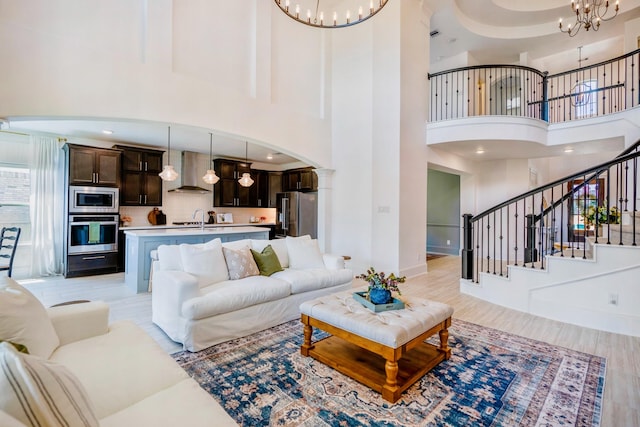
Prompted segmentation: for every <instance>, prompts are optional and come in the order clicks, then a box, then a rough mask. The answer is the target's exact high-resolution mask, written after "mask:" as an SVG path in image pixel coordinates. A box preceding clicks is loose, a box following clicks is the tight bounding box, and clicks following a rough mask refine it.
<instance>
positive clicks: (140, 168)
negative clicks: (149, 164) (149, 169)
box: [138, 160, 142, 171]
mask: <svg viewBox="0 0 640 427" xmlns="http://www.w3.org/2000/svg"><path fill="white" fill-rule="evenodd" d="M138 170H139V171H141V170H142V160H140V162H139V163H138Z"/></svg>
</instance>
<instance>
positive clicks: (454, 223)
mask: <svg viewBox="0 0 640 427" xmlns="http://www.w3.org/2000/svg"><path fill="white" fill-rule="evenodd" d="M460 221H461V214H460V176H458V175H453V174H450V173H447V172H441V171H438V170H434V169H429V170H428V171H427V252H428V253H434V254H447V255H459V253H460V227H461V225H460ZM447 241H448V243H447Z"/></svg>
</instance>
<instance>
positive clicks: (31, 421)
mask: <svg viewBox="0 0 640 427" xmlns="http://www.w3.org/2000/svg"><path fill="white" fill-rule="evenodd" d="M0 367H1V369H0V390H1V393H0V409H2V410H3V411H6V412H7V413H8V414H9V415H11V416H12V417H14V418H16V419H17V420H19V421H21V422H23V423H24V424H26V425H33V426H61V427H62V426H79V427H89V426H95V427H98V426H99V422H98V419H97V418H96V415H95V413H94V410H93V406H92V404H91V400H90V399H89V397H88V395H87V392H86V391H85V389H84V387H83V386H82V384H81V383H80V381H79V380H78V379H77V378H76V377H75V376H74V375H73V374H72V373H71V372H70V371H69V370H68V369H67V368H66V367H64V366H63V365H60V364H57V363H54V362H50V361H48V360H46V359H43V358H40V357H38V356H33V355H28V354H23V353H19V352H18V351H17V350H16V349H15V348H14V347H13V346H12V345H11V344H9V343H6V342H4V343H0Z"/></svg>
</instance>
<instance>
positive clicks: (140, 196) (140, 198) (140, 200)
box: [138, 194, 142, 204]
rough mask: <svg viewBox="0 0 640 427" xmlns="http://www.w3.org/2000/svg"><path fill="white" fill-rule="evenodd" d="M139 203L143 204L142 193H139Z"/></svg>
mask: <svg viewBox="0 0 640 427" xmlns="http://www.w3.org/2000/svg"><path fill="white" fill-rule="evenodd" d="M138 203H139V204H142V194H138Z"/></svg>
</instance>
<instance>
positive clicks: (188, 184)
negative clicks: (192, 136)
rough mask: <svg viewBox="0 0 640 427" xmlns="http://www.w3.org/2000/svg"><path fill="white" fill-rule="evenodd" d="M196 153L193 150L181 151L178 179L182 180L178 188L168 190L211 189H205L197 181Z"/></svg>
mask: <svg viewBox="0 0 640 427" xmlns="http://www.w3.org/2000/svg"><path fill="white" fill-rule="evenodd" d="M197 165H198V153H194V152H193V151H183V152H182V168H181V172H182V173H181V174H180V179H181V180H182V185H181V186H180V187H178V188H174V189H173V190H169V192H170V193H171V192H174V193H200V194H205V193H210V192H211V190H207V189H206V188H202V187H200V186H199V185H198V184H199V181H198V168H197Z"/></svg>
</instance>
